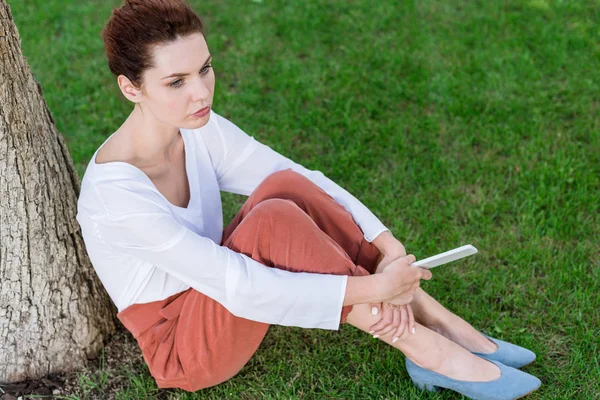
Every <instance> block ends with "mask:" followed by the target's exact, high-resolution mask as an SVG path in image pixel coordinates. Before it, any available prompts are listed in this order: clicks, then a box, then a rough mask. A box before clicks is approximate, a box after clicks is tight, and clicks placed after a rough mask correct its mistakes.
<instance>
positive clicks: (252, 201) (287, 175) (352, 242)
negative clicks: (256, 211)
mask: <svg viewBox="0 0 600 400" xmlns="http://www.w3.org/2000/svg"><path fill="white" fill-rule="evenodd" d="M268 199H287V200H291V201H293V202H294V203H295V204H296V205H297V206H298V207H299V208H300V209H301V210H302V211H304V212H305V213H306V214H308V215H309V216H310V218H311V219H312V220H313V221H314V222H315V224H316V225H317V226H318V227H319V229H320V230H321V231H323V232H324V233H325V234H327V236H329V237H330V238H332V239H333V240H334V241H335V243H337V244H338V245H339V246H340V247H341V248H342V249H343V250H344V251H345V252H346V253H347V254H348V257H349V258H350V260H351V261H352V262H353V263H354V264H356V265H360V266H361V267H363V268H364V269H366V270H367V271H368V272H369V273H371V274H372V273H374V272H375V267H376V266H377V262H376V261H377V258H378V257H379V255H380V253H379V250H377V248H376V247H375V246H374V245H373V244H371V243H370V242H368V241H367V240H366V239H365V238H364V234H363V232H362V231H361V230H360V228H359V227H358V225H356V223H355V222H354V219H353V218H352V215H351V214H350V213H349V212H348V211H347V210H346V209H345V208H344V207H343V206H342V205H340V204H339V203H338V202H337V201H335V200H334V199H333V198H332V197H331V196H329V195H328V194H327V193H326V192H325V191H323V190H322V189H321V188H320V187H318V186H317V185H315V184H314V183H313V182H312V181H311V180H309V179H308V178H306V177H304V176H302V175H300V174H299V173H297V172H294V171H293V170H291V169H287V170H282V171H277V172H275V173H273V174H271V175H269V176H268V177H267V178H265V179H264V180H263V182H261V184H260V185H259V186H258V187H257V188H256V189H255V190H254V192H252V194H251V195H250V196H249V197H248V199H247V200H246V202H245V203H244V205H243V206H242V207H241V209H240V211H239V212H238V213H237V215H236V216H235V217H234V218H233V220H232V221H231V223H230V224H229V225H228V226H227V228H226V229H225V230H224V233H223V240H226V238H227V237H229V235H231V233H232V232H233V230H234V229H235V228H236V227H237V225H238V224H239V223H240V222H241V221H242V220H243V219H244V218H245V217H246V215H248V213H249V212H250V211H251V210H252V209H253V208H254V207H255V206H256V205H257V204H259V203H260V202H262V201H264V200H268Z"/></svg>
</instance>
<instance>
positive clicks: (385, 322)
mask: <svg viewBox="0 0 600 400" xmlns="http://www.w3.org/2000/svg"><path fill="white" fill-rule="evenodd" d="M382 304H383V306H382V308H381V319H380V320H379V322H377V323H376V324H374V325H372V326H371V328H370V331H369V333H370V334H372V335H373V337H374V338H378V337H379V336H382V335H385V334H387V333H389V332H392V331H394V334H393V335H392V337H393V338H394V339H392V343H395V342H396V340H398V338H399V337H400V336H402V335H403V334H404V331H405V330H406V329H408V331H409V332H411V333H415V317H414V315H413V311H412V307H411V306H410V304H407V305H405V306H400V308H392V307H390V305H389V304H388V303H382Z"/></svg>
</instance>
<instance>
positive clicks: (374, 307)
mask: <svg viewBox="0 0 600 400" xmlns="http://www.w3.org/2000/svg"><path fill="white" fill-rule="evenodd" d="M380 306H381V303H371V304H370V309H371V314H372V315H377V314H379V308H380Z"/></svg>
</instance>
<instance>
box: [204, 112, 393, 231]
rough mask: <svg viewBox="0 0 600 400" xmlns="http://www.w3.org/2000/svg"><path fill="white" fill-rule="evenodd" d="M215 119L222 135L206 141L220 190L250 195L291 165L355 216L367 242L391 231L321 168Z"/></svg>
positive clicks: (218, 130) (214, 121)
mask: <svg viewBox="0 0 600 400" xmlns="http://www.w3.org/2000/svg"><path fill="white" fill-rule="evenodd" d="M211 122H212V123H213V124H215V127H216V131H217V132H218V135H211V136H208V137H206V138H205V143H207V147H208V149H209V152H210V155H211V161H212V163H213V168H214V170H215V172H216V175H217V181H218V183H219V188H220V190H222V191H225V192H232V193H237V194H243V195H246V196H248V195H250V194H251V193H252V192H253V191H254V189H255V188H256V186H258V185H259V184H260V183H261V182H262V181H263V180H264V179H265V178H266V177H267V176H268V175H270V174H271V173H273V172H276V171H279V170H283V169H288V168H291V169H292V170H293V171H296V172H298V173H300V174H302V175H303V176H305V177H306V178H308V179H310V180H311V181H312V182H313V183H315V184H316V185H317V186H319V187H320V188H321V189H323V190H324V191H325V192H326V193H327V194H329V195H330V196H331V197H333V198H334V199H335V200H336V201H337V202H338V203H339V204H341V205H342V206H343V207H344V208H345V209H346V210H347V211H348V212H349V213H350V214H351V215H352V218H353V219H354V221H355V222H356V224H357V225H358V226H359V227H360V228H361V230H362V231H363V233H364V237H365V239H366V240H367V241H369V242H372V241H373V239H375V238H376V237H377V236H378V235H379V234H380V233H382V232H383V231H386V230H388V228H386V227H385V226H384V225H383V223H382V222H381V221H380V220H379V219H378V218H377V217H376V216H375V215H374V214H373V213H372V212H371V211H370V210H369V209H368V208H367V207H366V206H365V205H364V204H362V203H361V202H360V201H359V200H358V199H357V198H356V197H354V196H353V195H352V194H350V193H349V192H348V191H347V190H345V189H343V188H342V187H340V186H339V185H338V184H336V183H335V182H333V181H332V180H331V179H329V178H327V177H326V176H325V175H324V174H323V173H322V172H321V171H317V170H309V169H307V168H305V167H303V166H302V165H300V164H298V163H296V162H294V161H292V160H290V159H289V158H286V157H284V156H283V155H281V154H279V153H278V152H276V151H275V150H273V149H271V148H270V147H268V146H266V145H264V144H262V143H260V142H258V141H256V140H255V139H254V137H252V136H249V135H248V134H246V133H245V132H244V131H242V130H241V129H240V128H238V127H237V126H236V125H235V124H233V123H232V122H231V121H229V120H228V119H226V118H224V117H222V116H220V115H219V114H217V113H215V112H212V111H211Z"/></svg>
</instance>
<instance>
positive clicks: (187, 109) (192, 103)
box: [140, 33, 215, 129]
mask: <svg viewBox="0 0 600 400" xmlns="http://www.w3.org/2000/svg"><path fill="white" fill-rule="evenodd" d="M210 57H211V55H210V53H209V51H208V46H207V44H206V40H205V39H204V35H202V34H201V33H194V34H191V35H189V36H186V37H183V38H181V37H179V38H177V39H176V40H175V41H174V42H170V43H167V44H162V45H160V46H156V47H154V52H153V61H154V67H153V68H149V69H148V70H146V71H145V72H144V76H143V84H142V85H143V97H142V100H141V101H140V103H142V104H143V106H144V108H145V109H147V110H149V111H150V112H151V113H152V114H153V115H154V117H155V118H156V119H158V120H159V121H161V122H163V123H165V124H167V125H171V126H175V127H177V128H186V129H196V128H199V127H201V126H203V125H205V124H206V123H207V122H208V120H209V116H210V114H206V115H204V116H202V117H198V116H195V115H193V114H194V113H196V112H197V111H198V110H200V109H201V108H204V107H206V106H209V107H211V106H212V102H213V95H214V90H215V74H214V71H213V69H212V66H211V58H210Z"/></svg>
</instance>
